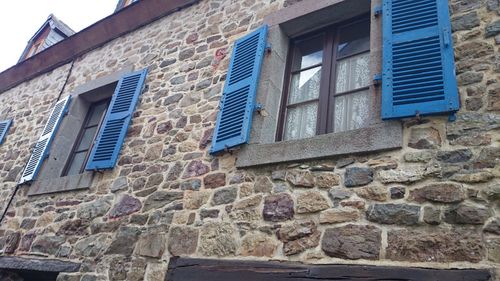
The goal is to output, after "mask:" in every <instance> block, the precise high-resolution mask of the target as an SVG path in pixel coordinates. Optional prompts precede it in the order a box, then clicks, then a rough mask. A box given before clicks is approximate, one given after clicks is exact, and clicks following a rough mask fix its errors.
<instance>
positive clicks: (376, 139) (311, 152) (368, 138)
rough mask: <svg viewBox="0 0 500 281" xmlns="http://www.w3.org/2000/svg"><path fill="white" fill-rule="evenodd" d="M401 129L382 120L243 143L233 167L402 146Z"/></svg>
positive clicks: (393, 123) (397, 123)
mask: <svg viewBox="0 0 500 281" xmlns="http://www.w3.org/2000/svg"><path fill="white" fill-rule="evenodd" d="M402 145H403V128H402V126H401V123H400V122H398V121H390V122H382V123H377V124H374V125H372V126H370V127H367V128H362V129H358V130H352V131H347V132H341V133H331V134H325V135H319V136H315V137H313V138H308V139H301V140H292V141H283V142H277V143H270V144H249V145H245V146H244V147H243V148H242V150H241V151H240V152H239V154H238V160H237V161H236V167H238V168H245V167H252V166H259V165H266V164H275V163H282V162H290V161H297V160H308V159H318V158H325V157H331V156H338V155H345V154H355V153H363V152H375V151H383V150H390V149H397V148H401V147H402Z"/></svg>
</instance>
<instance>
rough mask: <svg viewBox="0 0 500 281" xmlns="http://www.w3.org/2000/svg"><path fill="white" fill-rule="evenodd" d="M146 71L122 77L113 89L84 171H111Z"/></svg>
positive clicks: (125, 133)
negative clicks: (113, 91)
mask: <svg viewBox="0 0 500 281" xmlns="http://www.w3.org/2000/svg"><path fill="white" fill-rule="evenodd" d="M146 74H147V70H146V69H144V70H141V71H137V72H133V73H130V74H127V75H125V76H123V77H122V78H121V79H120V81H118V85H117V86H116V89H115V93H114V94H113V98H112V99H111V103H110V104H109V107H108V110H107V112H106V116H105V117H104V121H103V123H102V125H101V128H100V129H99V134H98V135H97V138H96V140H95V142H94V146H93V147H92V152H91V153H90V156H89V160H88V161H87V165H86V167H85V169H86V170H88V171H89V170H103V169H112V168H113V167H114V166H115V164H116V161H117V160H118V156H119V154H120V150H121V147H122V144H123V141H124V140H125V136H126V135H127V130H128V126H129V124H130V120H131V119H132V114H133V113H134V110H135V107H136V105H137V101H138V100H139V96H140V94H141V92H142V90H143V86H144V80H145V79H146Z"/></svg>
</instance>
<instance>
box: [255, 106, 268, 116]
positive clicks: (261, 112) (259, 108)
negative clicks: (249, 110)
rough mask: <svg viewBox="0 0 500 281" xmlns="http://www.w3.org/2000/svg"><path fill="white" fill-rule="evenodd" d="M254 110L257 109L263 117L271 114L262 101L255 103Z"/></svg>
mask: <svg viewBox="0 0 500 281" xmlns="http://www.w3.org/2000/svg"><path fill="white" fill-rule="evenodd" d="M254 110H255V111H257V113H258V114H259V115H261V116H263V117H266V116H268V115H269V114H267V111H266V110H265V109H264V107H263V106H262V104H260V103H258V104H256V105H255V108H254Z"/></svg>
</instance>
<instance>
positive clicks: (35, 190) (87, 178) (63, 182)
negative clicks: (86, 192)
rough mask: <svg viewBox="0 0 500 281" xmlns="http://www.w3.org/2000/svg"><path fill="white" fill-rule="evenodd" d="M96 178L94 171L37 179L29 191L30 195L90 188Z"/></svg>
mask: <svg viewBox="0 0 500 281" xmlns="http://www.w3.org/2000/svg"><path fill="white" fill-rule="evenodd" d="M93 178H94V172H84V173H82V174H79V175H71V176H66V177H58V178H46V179H39V180H36V181H35V182H34V183H33V184H32V185H31V186H30V187H29V191H28V196H33V195H41V194H49V193H56V192H65V191H73V190H80V189H86V188H89V187H90V185H91V184H92V179H93Z"/></svg>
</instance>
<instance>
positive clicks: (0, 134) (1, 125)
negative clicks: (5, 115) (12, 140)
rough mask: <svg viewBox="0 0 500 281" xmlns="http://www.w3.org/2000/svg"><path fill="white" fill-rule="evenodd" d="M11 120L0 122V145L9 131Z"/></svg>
mask: <svg viewBox="0 0 500 281" xmlns="http://www.w3.org/2000/svg"><path fill="white" fill-rule="evenodd" d="M11 124H12V119H8V120H3V121H0V144H2V142H3V140H4V139H5V136H6V135H7V132H8V131H9V128H10V125H11Z"/></svg>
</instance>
